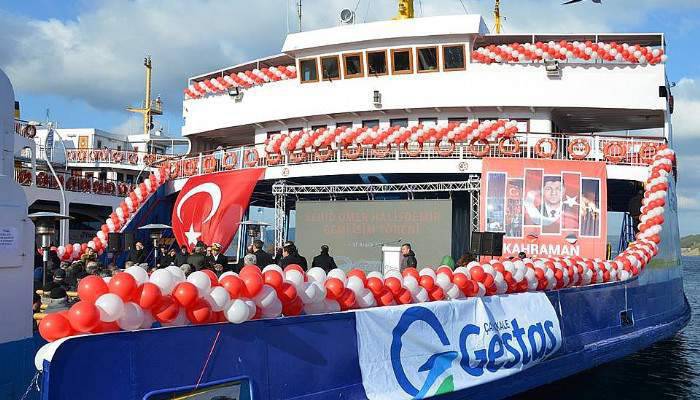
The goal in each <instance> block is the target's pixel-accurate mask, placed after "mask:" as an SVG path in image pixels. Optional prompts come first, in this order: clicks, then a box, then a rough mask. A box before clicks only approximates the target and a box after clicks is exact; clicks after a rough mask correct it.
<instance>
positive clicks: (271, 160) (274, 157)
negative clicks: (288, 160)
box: [265, 153, 282, 165]
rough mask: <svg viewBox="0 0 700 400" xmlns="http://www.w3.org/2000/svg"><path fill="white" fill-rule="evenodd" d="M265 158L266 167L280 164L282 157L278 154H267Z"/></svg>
mask: <svg viewBox="0 0 700 400" xmlns="http://www.w3.org/2000/svg"><path fill="white" fill-rule="evenodd" d="M265 158H266V160H267V165H278V164H279V163H281V162H282V155H281V154H279V153H267V156H266V157H265Z"/></svg>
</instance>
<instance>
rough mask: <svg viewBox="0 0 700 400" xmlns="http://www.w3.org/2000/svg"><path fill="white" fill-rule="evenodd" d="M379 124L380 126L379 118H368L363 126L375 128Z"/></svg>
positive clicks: (363, 122)
mask: <svg viewBox="0 0 700 400" xmlns="http://www.w3.org/2000/svg"><path fill="white" fill-rule="evenodd" d="M378 126H379V120H378V119H366V120H364V121H362V127H363V128H375V127H378Z"/></svg>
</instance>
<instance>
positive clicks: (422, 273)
mask: <svg viewBox="0 0 700 400" xmlns="http://www.w3.org/2000/svg"><path fill="white" fill-rule="evenodd" d="M418 274H419V275H420V276H425V275H428V276H429V277H431V278H433V279H435V278H436V275H435V271H433V269H432V268H423V269H422V270H420V272H419V273H418Z"/></svg>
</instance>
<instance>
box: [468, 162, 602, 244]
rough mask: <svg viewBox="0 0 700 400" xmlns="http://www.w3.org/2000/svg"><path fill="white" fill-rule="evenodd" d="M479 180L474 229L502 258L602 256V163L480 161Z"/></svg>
mask: <svg viewBox="0 0 700 400" xmlns="http://www.w3.org/2000/svg"><path fill="white" fill-rule="evenodd" d="M482 176H483V178H485V179H483V180H482V182H483V185H484V186H482V188H481V211H480V212H481V215H480V221H481V226H480V228H481V230H482V231H490V232H504V233H505V235H504V238H503V254H504V255H517V254H518V253H519V252H525V253H526V254H527V255H528V256H574V255H581V256H586V257H605V255H606V242H607V237H606V233H607V186H606V180H607V176H606V170H605V163H603V162H580V161H564V160H529V159H514V158H513V159H503V158H497V159H494V158H485V159H484V162H483V173H482Z"/></svg>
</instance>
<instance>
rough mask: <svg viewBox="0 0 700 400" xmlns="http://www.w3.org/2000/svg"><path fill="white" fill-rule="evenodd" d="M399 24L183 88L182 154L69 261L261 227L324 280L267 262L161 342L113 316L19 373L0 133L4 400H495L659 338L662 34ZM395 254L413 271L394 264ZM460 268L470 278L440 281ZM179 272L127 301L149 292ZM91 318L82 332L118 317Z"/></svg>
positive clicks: (680, 307)
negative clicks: (142, 242)
mask: <svg viewBox="0 0 700 400" xmlns="http://www.w3.org/2000/svg"><path fill="white" fill-rule="evenodd" d="M412 3H413V2H412V1H400V2H399V16H398V18H396V19H394V20H391V21H379V22H371V23H354V18H353V14H352V12H351V11H349V10H347V11H343V12H342V13H341V22H340V24H339V25H338V26H335V27H332V28H327V29H320V30H314V31H306V32H298V33H292V34H289V35H288V36H287V38H286V40H285V42H284V45H283V47H282V51H281V53H280V54H278V55H274V56H270V57H266V58H261V59H256V60H252V61H250V62H246V63H243V64H238V65H234V66H231V67H226V68H222V69H220V70H217V71H212V72H209V73H205V74H201V75H196V76H193V77H191V78H189V79H188V81H187V83H186V85H183V86H185V88H184V100H183V116H184V121H185V122H184V126H183V129H182V132H183V136H184V137H186V138H187V139H188V141H189V143H190V150H189V154H187V155H186V156H183V157H178V158H175V159H167V160H162V161H161V162H159V163H156V164H154V165H152V166H151V170H150V172H151V173H150V175H148V176H147V177H144V180H143V181H142V182H140V183H139V184H138V186H137V187H136V188H135V189H134V190H133V191H131V192H130V193H129V195H128V196H126V197H125V200H124V202H122V203H120V206H119V207H118V208H117V209H116V210H115V212H113V213H112V214H110V216H109V217H108V218H107V219H106V221H105V224H103V225H102V227H101V228H100V229H101V230H100V231H99V232H98V234H97V235H96V236H95V238H93V239H92V241H91V247H94V248H95V249H96V250H97V251H98V252H102V251H103V250H104V246H105V243H106V242H107V240H106V237H107V236H108V235H112V234H115V233H119V232H129V231H135V230H136V229H137V228H138V227H139V226H140V225H141V223H142V222H139V221H143V219H142V218H143V216H144V215H154V216H155V217H153V218H151V219H150V221H152V222H160V223H164V224H167V225H169V226H172V231H173V235H174V237H175V238H176V240H177V241H178V243H179V244H181V245H186V246H189V247H190V248H195V247H197V246H198V244H199V242H200V241H203V242H204V243H206V244H208V245H211V244H212V243H214V242H215V243H220V244H222V245H223V247H225V248H228V247H229V246H230V245H231V243H232V242H233V241H234V240H235V239H234V237H235V235H236V234H237V233H238V241H239V243H240V242H241V241H244V242H245V241H246V240H249V239H250V238H253V237H259V236H257V235H259V228H260V226H261V225H263V224H262V223H258V222H259V219H260V217H259V216H258V214H256V213H257V210H259V209H262V210H268V211H269V214H270V215H272V217H273V219H272V223H271V225H272V230H273V232H274V235H273V236H274V239H273V242H272V243H267V245H271V246H272V248H271V249H269V250H270V251H276V250H277V249H284V251H285V252H289V251H290V249H291V247H290V246H289V243H288V240H290V239H292V240H294V242H295V247H296V248H297V249H299V252H300V253H301V254H303V255H306V256H311V255H312V254H315V252H316V251H317V248H318V246H320V245H321V244H327V245H329V247H330V249H331V252H332V255H333V256H334V257H335V258H336V259H337V261H338V262H337V264H338V267H339V268H338V269H337V270H332V271H330V272H328V274H327V275H326V273H325V272H323V271H321V272H323V274H321V272H318V270H317V269H315V268H311V269H309V270H308V271H305V270H304V269H303V268H301V267H298V269H297V267H296V266H293V267H292V268H290V267H289V266H288V267H287V268H285V269H284V270H283V269H282V268H279V267H277V266H276V265H275V266H267V267H265V268H264V269H263V272H264V273H265V274H268V273H269V275H270V276H277V275H278V274H279V275H280V276H282V277H284V279H285V280H286V281H285V282H282V281H281V280H280V281H279V282H277V283H273V282H272V280H269V281H268V279H267V278H268V276H267V275H265V282H266V287H267V289H264V290H263V289H261V288H260V287H256V290H255V293H257V294H256V295H254V296H250V297H251V298H249V299H244V298H237V299H234V300H233V303H231V302H228V301H229V299H228V297H227V298H226V301H224V303H225V304H226V306H225V307H224V306H223V305H221V303H220V302H218V300H216V299H211V300H207V301H208V304H209V306H207V305H206V304H204V303H202V304H203V305H202V306H201V307H200V308H198V309H197V310H198V311H199V310H208V311H207V312H206V313H204V314H202V315H205V316H206V318H205V317H202V316H201V315H199V314H197V313H195V312H194V311H191V309H189V308H188V310H189V311H190V313H186V312H184V310H180V311H178V308H177V307H176V306H172V304H174V303H173V300H168V302H165V303H163V307H161V306H158V307H157V311H153V310H151V313H150V314H152V315H153V317H154V318H156V319H157V320H159V321H161V320H163V321H164V322H163V323H162V324H155V325H152V328H151V329H139V328H140V327H141V326H140V325H141V324H146V322H148V323H147V324H146V325H150V322H151V321H152V320H150V321H147V320H146V319H145V317H144V316H143V312H142V314H138V312H136V311H133V310H135V309H136V307H135V306H131V309H132V311H133V312H132V314H133V315H137V314H138V315H140V317H139V318H138V320H136V322H137V323H136V324H135V323H134V321H132V320H131V318H126V319H119V324H120V325H119V327H122V328H125V329H123V330H124V331H120V332H106V333H94V332H96V331H97V329H95V330H92V331H90V332H92V333H87V334H84V335H74V334H73V335H71V336H67V337H62V336H64V335H56V336H52V337H51V338H50V339H51V340H53V341H52V342H51V343H49V344H48V345H43V346H42V347H41V349H39V351H38V353H37V354H36V357H35V353H36V349H37V347H38V345H40V344H43V343H41V339H39V338H33V337H32V334H31V327H30V321H29V320H28V318H27V316H28V315H29V314H30V311H29V309H30V306H29V304H30V299H29V293H30V291H31V290H30V288H31V284H30V282H31V278H30V276H31V268H30V263H31V261H30V259H31V258H32V257H31V256H29V255H30V254H34V252H35V251H34V240H32V233H33V229H32V225H31V223H30V222H28V220H27V219H26V213H25V212H24V211H25V210H26V208H27V202H26V198H25V196H24V195H23V193H22V191H21V190H20V189H19V186H18V185H17V184H16V183H15V181H14V179H12V178H11V177H8V174H9V173H10V172H11V171H12V169H11V168H12V165H11V163H10V162H9V161H8V159H7V155H6V154H8V153H7V149H9V148H11V147H12V146H11V144H12V140H13V138H14V135H13V134H11V129H10V125H11V123H12V122H11V121H12V119H11V118H10V117H9V116H7V117H6V118H4V119H3V124H4V125H3V133H4V135H3V137H4V138H5V139H4V140H3V144H4V147H3V150H4V151H3V157H4V158H3V160H2V161H3V163H2V166H3V170H2V171H1V172H2V174H4V175H2V174H0V179H4V180H5V181H7V182H3V183H4V184H5V185H4V186H5V187H7V188H8V189H7V190H8V192H10V193H11V196H9V197H8V198H3V200H2V201H3V207H5V209H6V210H10V209H11V210H15V211H14V212H11V213H8V212H3V213H0V227H3V226H4V227H7V228H4V229H5V230H6V233H4V236H3V241H0V244H2V245H1V247H0V251H3V255H4V254H7V256H6V257H2V260H3V267H6V268H0V274H2V277H1V279H0V282H3V283H2V285H3V288H4V290H2V291H0V296H2V297H0V300H4V301H0V307H2V308H1V309H0V310H1V312H0V315H1V316H2V317H0V318H2V319H3V324H2V325H3V326H6V327H8V328H7V329H5V328H3V329H2V331H1V332H0V333H1V336H0V343H2V344H0V352H2V353H3V354H9V355H10V356H11V357H10V358H3V359H17V360H24V361H23V364H22V365H23V366H24V367H29V368H17V365H12V366H10V365H7V364H9V363H4V364H3V368H8V369H11V371H8V373H7V374H3V375H0V376H10V377H16V379H14V380H13V381H12V382H13V383H9V384H8V385H7V386H6V387H8V389H3V390H8V391H9V392H7V393H10V395H9V396H10V397H18V396H21V394H22V393H24V388H26V385H27V384H29V382H30V381H31V382H32V385H34V386H36V387H38V388H39V390H38V391H35V392H34V395H36V396H39V397H40V398H42V399H64V398H71V399H83V398H85V399H93V398H105V399H172V398H193V399H195V398H196V399H338V398H344V399H367V398H369V399H401V398H405V399H413V398H432V397H434V398H440V399H463V398H474V399H497V398H506V397H509V396H514V395H517V394H518V393H521V392H524V391H527V390H528V389H531V388H534V387H538V386H540V385H544V384H546V383H550V382H553V381H556V380H559V379H562V378H565V377H567V376H570V375H573V374H575V373H578V372H581V371H584V370H586V369H590V368H594V367H596V366H598V365H601V364H603V363H606V362H609V361H612V360H615V359H618V358H621V357H624V356H627V355H629V354H632V353H634V352H636V351H639V350H640V349H643V348H645V347H647V346H649V345H651V344H653V343H655V342H658V341H660V340H664V339H666V338H669V337H671V336H673V335H674V334H676V333H677V332H678V331H679V330H681V329H682V328H683V327H684V326H685V325H686V324H687V322H688V320H689V318H690V308H689V305H688V302H687V300H686V298H685V294H684V292H683V266H682V264H681V257H680V247H679V243H680V240H679V232H678V220H677V211H678V209H677V206H678V203H677V199H676V192H675V187H676V179H677V171H676V164H675V154H674V152H673V135H672V125H671V114H672V112H673V96H672V88H671V85H670V83H669V82H668V80H667V78H666V71H665V63H666V61H667V56H666V52H665V49H666V43H665V38H664V35H663V34H660V33H639V34H630V33H625V34H622V33H582V34H552V33H549V34H539V33H531V34H507V35H506V34H501V33H500V32H498V29H497V32H496V33H495V34H492V33H490V31H489V29H488V27H487V25H486V23H485V22H484V20H483V19H482V17H481V16H479V15H457V16H438V17H424V18H414V16H413V4H412ZM496 15H497V16H498V15H499V12H498V10H497V12H496ZM498 26H499V24H498V23H497V27H498ZM1 82H2V87H1V88H0V89H1V91H2V107H3V110H6V111H7V112H8V113H9V112H11V107H12V99H13V95H12V89H11V85H10V84H9V82H8V81H7V79H5V78H3V79H2V80H1ZM17 210H21V212H18V211H17ZM119 210H121V211H119ZM117 211H119V212H117ZM127 211H128V213H127ZM265 213H266V211H263V212H260V213H259V214H263V215H264V214H265ZM256 227H257V228H258V229H256ZM292 229H293V232H294V235H291V233H292ZM239 231H240V232H239ZM609 231H611V232H613V231H619V232H620V235H619V240H615V241H614V242H613V243H609V239H608V235H607V233H608V232H609ZM242 237H243V238H242ZM246 237H248V239H246ZM477 239H478V240H477ZM409 243H410V244H411V245H412V250H413V251H414V253H413V254H414V255H415V258H417V264H418V266H419V268H418V269H413V268H411V266H410V265H408V266H406V265H403V266H402V265H401V263H400V262H399V260H403V258H408V257H407V256H408V255H409V254H410V253H409V252H407V247H405V246H401V247H399V246H400V245H402V244H409ZM238 247H239V248H240V249H244V248H245V246H238ZM241 251H242V250H241ZM467 253H471V255H472V256H476V257H477V259H476V260H474V259H472V258H469V257H466V259H463V260H464V261H463V262H460V263H459V265H458V266H456V267H455V266H453V265H449V264H452V262H451V261H450V259H452V260H457V259H460V258H462V256H464V255H465V254H467ZM521 253H524V254H521ZM241 254H242V253H241ZM402 257H403V258H402ZM407 262H408V261H407ZM312 270H313V271H312ZM252 271H253V269H249V270H248V271H247V272H244V271H243V270H241V271H239V275H235V274H233V273H228V276H227V277H226V278H229V277H230V278H229V279H228V282H229V283H230V282H232V281H235V282H239V280H240V281H242V282H243V286H244V288H243V289H241V290H242V292H241V293H253V286H254V285H255V282H262V281H260V280H259V279H262V278H260V277H258V275H255V274H256V273H255V272H252ZM278 271H279V272H278ZM127 273H128V271H127ZM176 274H177V272H176V271H171V272H170V275H168V270H166V271H163V272H162V273H161V272H158V273H157V277H154V275H156V273H154V274H153V275H151V277H137V275H138V274H137V273H136V272H133V273H132V276H134V278H128V279H125V281H129V280H132V279H134V280H138V279H143V280H141V281H139V282H146V281H148V282H151V283H154V284H156V285H160V286H158V287H159V288H161V289H163V290H165V289H164V288H165V287H166V286H167V287H168V288H169V289H172V285H170V282H171V279H174V278H172V277H173V276H176ZM194 274H196V273H193V275H194ZM414 274H415V275H414ZM171 275H172V276H171ZM193 275H191V276H190V277H188V278H187V282H190V283H192V285H193V286H195V287H196V290H195V293H198V292H197V291H199V290H204V289H206V292H205V293H204V297H206V293H209V296H210V297H212V298H213V297H215V296H214V295H213V293H214V290H217V291H218V292H221V290H220V289H216V288H215V287H214V288H212V286H211V285H222V287H225V288H226V291H229V289H231V287H230V286H228V285H229V284H228V283H227V280H226V279H225V277H224V276H223V275H222V276H221V277H218V278H217V277H216V276H214V277H213V278H212V279H211V282H210V281H209V280H208V279H207V278H206V277H204V278H203V279H204V281H202V280H201V279H200V278H201V277H202V276H206V274H204V275H203V273H201V274H199V275H197V276H196V278H192V276H193ZM253 275H255V276H253ZM112 279H115V277H112ZM120 279H121V278H120ZM182 279H184V278H183V277H181V278H180V280H182ZM217 279H218V280H217ZM280 279H281V278H280ZM164 281H167V282H168V285H170V286H168V285H166V284H165V283H163V282H164ZM331 281H332V282H331ZM336 281H337V282H336ZM110 282H111V281H110ZM318 282H321V284H320V285H316V283H318ZM338 282H340V283H338ZM376 282H379V283H378V285H379V287H378V288H375V286H374V285H375V283H376ZM180 284H182V282H180ZM144 285H145V283H144ZM272 285H279V288H283V289H282V290H277V288H278V286H275V289H274V290H273V289H272V288H271V287H272ZM283 285H284V286H283ZM343 285H346V286H343ZM356 285H360V286H359V287H356ZM292 286H293V287H295V288H296V289H295V290H294V291H293V293H294V294H295V295H296V297H294V296H291V295H290V293H292V291H291V289H290V287H292ZM455 288H457V289H455ZM307 289H308V290H309V291H307ZM317 289H318V290H317ZM375 289H376V290H377V292H375ZM86 290H87V289H86ZM110 290H115V288H114V285H112V284H110ZM320 290H322V291H323V292H322V293H323V295H321V297H320V300H319V301H316V300H314V299H315V298H316V294H317V293H318V291H320ZM208 291H211V292H208ZM310 292H313V293H316V294H313V295H312V294H310ZM85 293H86V294H87V291H86V292H85ZM172 293H173V296H175V297H177V296H179V294H175V292H172ZM229 293H231V291H229ZM237 293H238V292H237ZM275 293H276V295H275ZM108 294H109V295H112V294H113V293H108ZM108 294H104V296H106V295H108ZM200 294H201V293H200ZM224 294H225V292H224ZM268 295H269V296H268ZM285 295H289V298H288V299H287V300H288V301H287V302H285V303H284V308H283V306H282V303H281V301H280V300H278V298H283V296H285ZM365 295H368V296H365ZM130 296H132V295H131V293H129V294H128V296H127V297H128V298H129V299H131V297H130ZM82 297H85V299H84V300H85V301H87V300H86V299H87V296H82ZM112 297H114V296H112ZM243 297H246V296H243ZM292 297H293V299H292ZM178 299H179V297H178ZM125 301H126V300H125ZM178 301H182V300H181V299H180V300H178ZM115 302H116V303H119V304H121V301H120V300H115ZM166 303H167V304H166ZM113 304H114V302H113ZM132 304H133V303H132ZM159 304H161V303H159ZM171 306H172V307H171ZM215 306H216V307H219V306H220V307H219V308H217V310H218V311H217V310H214V308H215ZM297 306H298V307H297ZM173 307H174V308H173ZM241 307H242V308H241ZM277 307H279V309H276V308H277ZM117 309H118V310H119V311H120V313H119V315H116V314H117V313H116V311H115V312H114V313H113V312H112V311H114V310H117ZM172 310H174V313H173V312H172ZM99 311H100V314H99V315H100V318H101V321H102V322H105V321H115V320H116V318H124V315H125V314H124V313H125V311H124V309H122V308H118V307H116V306H115V307H111V306H108V305H107V304H101V305H100V307H99ZM130 312H131V311H130ZM166 313H170V314H172V315H168V316H167V317H166V316H165V314H166ZM216 313H218V314H216ZM113 314H114V315H113ZM175 314H177V316H176V315H175ZM107 317H109V318H107ZM222 317H223V320H221V319H217V318H222ZM61 318H63V317H56V319H55V320H57V321H58V320H60V319H61ZM66 318H68V317H66ZM217 321H221V322H217ZM5 322H7V323H5ZM42 322H43V321H42ZM190 322H192V323H190ZM231 322H234V323H231ZM63 323H64V324H65V322H63ZM110 323H112V324H113V323H114V322H110ZM119 327H117V328H116V329H118V328H119ZM127 328H128V329H127ZM111 330H115V329H111ZM47 331H48V330H45V332H47ZM68 331H70V328H66V332H68ZM103 332H104V330H103ZM32 359H34V363H32V362H31V361H29V360H32ZM34 366H36V368H37V369H38V370H39V371H38V372H36V373H34V372H35V371H34V370H33V368H34ZM28 369H31V370H30V371H27V370H28ZM20 375H22V376H20ZM32 375H33V376H34V379H33V380H32V379H31V376H32ZM22 379H24V380H22ZM17 382H23V383H24V384H23V385H19V384H17ZM20 386H21V389H20ZM0 387H3V386H0ZM29 389H30V390H29V391H30V392H31V389H32V387H30V388H29Z"/></svg>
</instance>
